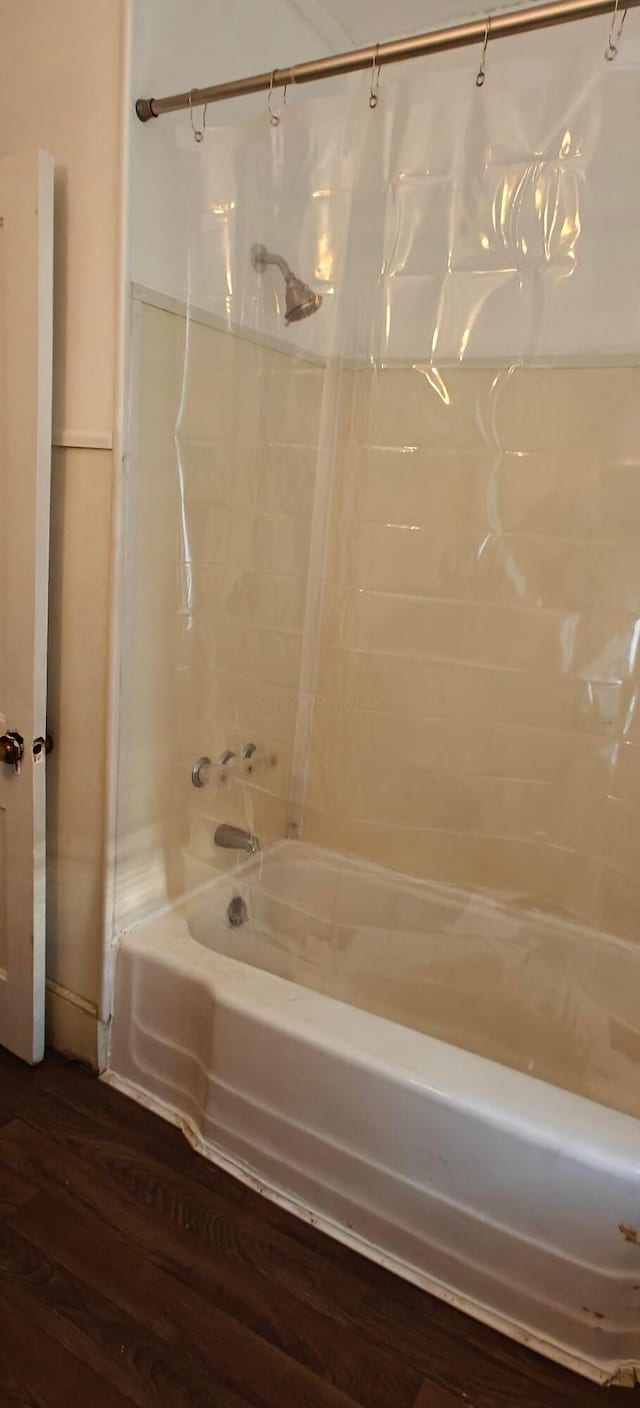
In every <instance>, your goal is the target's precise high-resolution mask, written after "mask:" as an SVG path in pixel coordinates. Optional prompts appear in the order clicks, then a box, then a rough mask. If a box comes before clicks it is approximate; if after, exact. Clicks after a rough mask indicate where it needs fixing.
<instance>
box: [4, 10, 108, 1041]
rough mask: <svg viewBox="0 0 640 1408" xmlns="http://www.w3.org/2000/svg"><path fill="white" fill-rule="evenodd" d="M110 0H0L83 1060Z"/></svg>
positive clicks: (95, 919) (95, 889) (101, 592)
mask: <svg viewBox="0 0 640 1408" xmlns="http://www.w3.org/2000/svg"><path fill="white" fill-rule="evenodd" d="M126 11H127V6H126V0H91V3H90V4H87V3H85V0H55V4H51V3H50V0H29V3H28V4H25V5H15V4H14V3H13V0H0V29H1V32H2V47H1V52H0V155H7V154H10V153H13V152H18V151H21V150H23V149H25V148H28V147H35V146H37V147H41V148H42V149H44V150H45V151H49V152H50V153H51V154H52V155H53V157H54V159H55V292H54V412H53V421H54V427H53V438H54V441H55V443H56V444H57V445H58V446H59V447H60V448H57V449H56V450H55V452H54V456H53V463H52V495H51V497H52V530H51V589H50V590H51V598H50V629H49V707H48V722H49V728H50V730H51V732H52V733H53V735H54V737H55V752H54V754H53V755H52V757H51V759H50V761H49V763H48V856H49V867H48V887H49V889H48V930H47V946H48V959H47V969H48V980H49V1027H48V1039H49V1040H50V1041H51V1040H53V1042H54V1043H55V1044H56V1045H61V1046H63V1047H67V1048H71V1049H72V1050H75V1051H79V1052H80V1054H82V1055H84V1056H86V1057H88V1058H90V1059H95V1054H96V1016H95V1014H96V1011H97V1007H98V1003H99V1000H100V988H101V967H102V950H103V928H104V921H103V911H104V882H105V877H104V850H105V807H106V785H105V777H106V767H107V759H106V713H107V687H108V685H107V680H108V655H109V632H110V575H111V569H110V557H111V515H112V488H113V480H114V466H113V459H112V450H111V446H112V443H113V437H114V429H115V428H116V427H117V421H118V415H117V410H116V394H117V393H116V365H117V343H118V311H119V278H120V275H119V264H120V258H121V239H122V234H121V221H122V202H121V198H120V188H121V184H122V160H123V112H124V91H123V85H124V83H125V81H126V73H125V63H124V55H125V48H126V35H125V29H126ZM67 990H69V991H67ZM78 1004H79V1005H78Z"/></svg>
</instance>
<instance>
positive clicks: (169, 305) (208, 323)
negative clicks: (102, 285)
mask: <svg viewBox="0 0 640 1408" xmlns="http://www.w3.org/2000/svg"><path fill="white" fill-rule="evenodd" d="M131 298H132V300H134V301H137V302H138V303H146V304H148V306H149V307H151V308H159V309H160V310H161V311H162V312H164V313H174V314H175V315H176V316H177V317H179V318H186V317H188V318H189V320H190V322H192V323H199V324H200V325H201V326H202V327H205V328H214V329H215V331H216V332H226V333H230V334H231V336H232V337H239V338H241V339H242V341H243V342H253V343H256V342H257V343H260V345H261V346H264V347H270V348H272V350H273V351H274V352H283V353H284V355H285V356H286V357H295V358H296V360H297V361H299V362H313V364H314V366H316V367H325V366H326V365H327V358H326V357H322V356H320V353H318V352H309V351H307V350H306V349H305V348H301V347H298V346H296V345H294V344H293V343H291V342H287V341H285V339H284V338H283V337H274V336H272V335H271V334H269V333H263V332H258V331H257V330H256V329H255V328H249V327H243V326H242V324H240V323H232V322H229V320H228V319H227V318H222V317H220V315H219V314H218V313H211V312H210V311H209V309H208V308H202V307H200V306H199V305H198V304H197V303H194V304H189V303H187V302H186V300H185V299H184V298H174V297H173V295H172V294H170V293H161V292H160V291H159V289H155V288H148V287H147V285H146V284H136V283H132V284H131Z"/></svg>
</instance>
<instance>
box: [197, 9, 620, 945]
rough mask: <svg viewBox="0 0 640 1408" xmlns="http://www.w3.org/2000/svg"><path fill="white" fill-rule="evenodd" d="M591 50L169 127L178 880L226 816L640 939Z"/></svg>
mask: <svg viewBox="0 0 640 1408" xmlns="http://www.w3.org/2000/svg"><path fill="white" fill-rule="evenodd" d="M577 29H578V27H576V30H577ZM602 49H603V44H601V43H598V44H597V45H594V46H590V47H589V49H588V50H585V51H582V50H580V51H577V50H574V51H572V52H571V53H569V54H567V56H566V57H557V56H556V57H553V58H551V59H550V58H549V57H548V51H545V53H544V55H542V56H541V57H539V58H537V59H532V57H531V53H530V51H529V50H528V47H527V40H523V41H522V47H521V48H520V49H519V50H518V53H519V54H521V55H522V57H521V58H518V57H514V54H515V48H513V47H512V48H511V49H510V52H509V57H508V60H503V59H502V57H501V54H500V52H499V46H497V47H496V50H495V52H493V51H492V49H491V45H490V46H489V61H488V68H487V77H486V82H485V84H484V86H483V87H482V88H478V87H476V85H475V82H474V79H475V69H474V66H473V65H474V59H473V58H472V57H470V56H468V55H467V57H466V59H465V61H464V62H462V60H461V59H460V60H458V62H457V66H456V67H455V68H451V66H450V65H445V64H443V65H441V66H440V67H438V66H437V65H436V64H434V63H432V62H430V61H422V62H420V63H416V64H412V65H404V66H401V67H399V68H398V69H396V70H394V71H391V70H387V71H385V72H384V73H383V74H382V79H381V84H380V93H379V101H378V104H377V107H375V109H371V108H370V107H369V103H368V88H367V85H366V84H363V82H361V81H360V79H358V81H357V82H354V83H353V84H352V85H351V86H350V87H349V90H348V91H346V92H343V93H337V94H335V93H334V94H332V95H330V96H324V94H321V96H319V97H314V98H312V99H309V98H308V96H307V94H306V93H301V92H295V90H290V92H289V95H288V97H289V101H288V102H287V103H286V104H284V105H283V101H282V95H281V94H278V95H275V96H274V99H273V104H272V105H273V107H274V109H275V110H276V112H277V113H279V121H278V122H277V123H275V124H273V123H272V122H271V121H270V119H269V116H268V114H267V113H266V112H265V114H264V115H263V116H262V117H260V118H259V119H258V120H256V121H254V122H252V123H251V124H248V125H246V126H238V127H227V128H224V127H221V128H211V127H208V128H207V129H206V131H205V135H204V140H203V141H202V142H201V143H200V144H196V143H194V142H193V138H192V135H191V132H190V129H189V128H188V127H184V128H182V129H181V131H182V134H183V140H184V142H185V144H188V145H189V151H190V155H189V158H188V159H189V160H190V162H191V163H192V165H193V201H192V210H191V215H190V248H189V308H188V318H187V320H186V325H185V335H184V340H183V346H184V358H183V363H182V372H181V385H180V397H179V408H178V414H177V418H176V430H175V456H176V466H177V476H178V485H179V499H180V513H179V520H180V541H179V550H178V557H179V571H178V591H179V623H180V631H179V639H178V645H177V652H178V665H179V671H178V688H179V691H180V696H179V713H180V717H181V719H185V718H188V719H189V721H190V723H189V728H188V730H187V736H188V740H189V748H188V756H187V750H186V749H185V759H184V761H185V764H186V763H188V762H190V761H191V760H192V758H193V757H195V756H196V755H197V754H207V755H210V756H211V757H212V758H213V759H214V768H213V773H212V778H211V786H210V787H208V788H207V789H206V790H205V791H203V793H202V794H200V793H194V794H193V795H191V793H190V795H189V801H188V809H189V832H188V835H187V837H186V843H185V844H186V849H187V851H188V852H190V853H191V855H192V856H196V857H197V856H198V855H201V856H202V858H203V859H204V858H205V857H206V858H207V860H209V859H210V855H211V825H210V824H211V821H212V820H225V821H230V822H236V823H239V824H241V825H245V826H249V827H251V829H253V830H255V831H256V832H258V833H259V834H260V835H261V836H262V838H263V841H264V842H268V841H269V840H273V839H276V838H279V837H282V836H285V835H289V836H292V835H296V836H302V837H303V838H304V840H305V841H308V842H313V843H317V844H319V845H322V846H325V847H328V848H329V849H331V850H337V851H344V852H346V853H349V854H353V855H356V856H358V857H360V858H362V859H364V860H368V861H372V862H376V863H378V864H380V865H384V866H388V867H390V868H392V869H393V870H396V871H401V872H405V873H406V874H409V875H411V876H414V877H416V878H419V879H421V880H426V881H429V882H438V883H442V884H446V885H452V886H456V887H459V888H460V889H462V890H467V891H473V892H481V893H483V894H485V895H488V896H491V897H494V898H495V897H498V898H499V899H500V901H501V902H504V903H506V904H508V905H509V906H516V907H520V908H524V909H537V910H545V911H549V912H550V913H552V914H553V915H555V916H558V917H561V918H563V919H568V920H571V921H578V922H580V923H582V924H586V925H589V926H591V927H595V928H600V929H603V930H605V931H608V932H611V933H613V934H617V935H619V936H622V937H634V936H636V935H637V930H638V916H639V915H640V880H639V879H638V875H637V856H638V855H639V854H640V714H639V713H638V706H637V701H638V668H639V666H638V653H637V647H638V640H639V633H640V552H639V551H638V549H639V547H640V542H639V539H640V395H639V391H640V369H639V362H640V357H639V349H640V300H639V298H638V268H639V254H640V182H639V181H638V180H637V172H638V167H639V160H640V69H639V62H638V48H637V45H636V41H635V40H634V38H633V36H629V38H628V40H627V42H626V45H623V46H622V49H621V53H620V56H619V58H618V60H617V61H616V62H615V63H610V64H608V63H605V62H604V60H603V56H602ZM505 52H506V51H505ZM198 117H199V114H195V115H194V121H195V122H196V125H197V121H198ZM209 122H211V113H209ZM255 243H259V244H263V245H265V246H266V247H267V248H268V249H269V250H270V251H273V252H275V253H276V254H278V255H280V256H282V257H283V258H284V259H286V261H287V262H288V264H289V265H290V266H291V268H292V269H293V270H294V272H295V274H296V275H298V277H299V278H300V279H302V280H304V281H305V282H307V283H308V284H309V285H311V287H312V288H313V290H315V291H316V292H317V293H319V294H320V295H321V296H322V304H321V307H320V308H319V309H318V311H317V312H316V313H314V314H313V315H312V316H309V317H307V318H306V319H305V320H303V321H300V322H296V323H291V324H289V325H288V326H287V325H286V324H285V321H284V311H285V305H284V282H283V279H282V276H281V274H280V272H279V270H278V269H277V268H276V267H269V268H268V269H267V270H266V271H265V272H262V273H261V272H259V271H257V270H256V269H255V268H254V267H253V264H252V258H251V252H252V246H253V245H254V244H255ZM181 355H182V354H181ZM250 743H255V744H256V751H255V753H253V754H251V756H250V758H248V759H247V758H243V757H242V753H243V749H246V746H247V745H248V744H250ZM226 749H230V750H232V751H233V752H234V753H235V754H236V755H237V759H238V760H239V761H238V762H237V763H236V764H234V768H235V771H233V772H232V773H228V772H225V769H224V765H221V764H218V763H217V759H218V758H219V757H220V756H221V755H222V754H223V753H224V751H225V750H226ZM203 828H204V829H203ZM205 831H206V838H205ZM202 838H205V839H202Z"/></svg>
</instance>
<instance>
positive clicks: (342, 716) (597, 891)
mask: <svg viewBox="0 0 640 1408" xmlns="http://www.w3.org/2000/svg"><path fill="white" fill-rule="evenodd" d="M350 377H351V382H350V390H349V392H348V393H347V394H348V396H349V401H350V417H349V429H348V432H347V436H346V440H345V443H344V444H343V445H342V446H341V447H340V450H339V453H338V455H337V457H336V486H335V491H334V507H333V516H332V532H331V540H330V548H329V559H328V571H327V585H326V595H325V609H324V615H323V621H322V630H321V644H320V668H319V676H318V685H317V692H318V695H319V699H320V703H319V705H318V707H317V708H316V712H315V718H314V730H313V737H312V746H311V757H310V764H309V773H308V786H307V792H306V810H305V814H304V826H303V834H304V836H305V839H307V840H315V841H319V842H321V843H322V844H325V845H328V846H332V847H335V848H337V849H341V850H342V849H344V850H346V851H350V852H354V853H355V854H358V855H361V856H365V857H367V858H368V859H371V860H375V861H379V862H381V863H383V864H386V865H391V866H393V867H394V868H395V869H398V870H401V871H407V872H410V873H412V874H415V875H420V876H424V877H428V878H432V879H436V880H443V881H448V882H452V883H454V884H456V885H462V886H470V887H482V888H488V889H490V890H492V891H497V892H500V893H501V894H502V895H503V896H505V897H506V898H507V899H508V900H509V901H510V902H513V903H516V904H521V905H531V906H536V907H540V906H541V907H543V908H548V909H550V910H553V911H555V912H558V913H562V914H566V915H570V916H575V917H578V918H580V919H584V920H586V921H587V922H589V923H590V924H594V925H597V926H600V927H602V928H605V929H608V930H611V931H612V932H614V933H618V934H621V935H624V936H625V937H637V932H638V929H637V925H638V913H640V883H639V882H638V880H637V878H636V877H637V854H638V846H639V844H640V749H639V747H638V743H639V742H640V732H639V726H638V713H637V707H636V706H637V686H638V669H639V662H638V655H637V649H638V632H637V617H638V611H639V609H640V556H639V553H638V549H639V547H640V530H639V528H638V523H639V522H640V452H639V449H638V446H639V445H640V398H639V394H638V393H639V391H640V371H639V370H638V369H635V368H613V367H612V368H603V369H591V370H590V369H569V368H565V369H560V368H554V369H540V368H539V369H525V368H522V367H520V368H516V369H505V370H502V371H499V370H498V369H491V368H486V369H484V368H483V369H474V368H454V369H451V370H446V371H444V370H443V371H442V372H441V374H439V375H438V374H437V373H434V372H433V371H431V370H430V369H429V368H428V367H420V366H412V367H406V368H402V367H400V368H386V369H381V370H375V371H370V370H359V371H355V372H353V373H351V374H350Z"/></svg>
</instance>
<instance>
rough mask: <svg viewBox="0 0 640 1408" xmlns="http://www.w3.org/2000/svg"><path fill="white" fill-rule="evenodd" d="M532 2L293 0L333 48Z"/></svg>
mask: <svg viewBox="0 0 640 1408" xmlns="http://www.w3.org/2000/svg"><path fill="white" fill-rule="evenodd" d="M530 2H531V0H512V3H509V0H501V3H498V4H495V3H493V4H489V5H487V4H486V3H485V4H484V5H483V3H482V0H290V3H291V4H292V5H293V6H294V8H295V9H297V10H298V11H299V12H300V13H301V14H303V15H304V16H305V18H306V19H307V20H309V21H310V22H311V24H313V26H314V28H315V29H316V30H317V31H318V34H320V35H321V36H322V38H323V39H324V40H325V42H326V44H327V46H328V47H329V48H330V49H333V50H337V49H340V48H345V49H351V48H361V47H364V46H365V45H367V44H374V43H377V42H378V41H379V40H380V41H381V40H384V39H394V38H401V37H402V35H404V34H420V33H422V32H425V31H426V30H430V29H440V28H442V27H443V26H445V25H449V24H456V23H457V22H458V21H460V22H462V21H463V20H466V19H470V18H473V17H475V16H477V15H485V14H486V13H487V11H488V10H489V9H491V10H492V11H493V12H494V13H495V11H496V10H503V9H504V10H516V9H521V8H523V7H524V5H525V4H527V3H530ZM537 2H538V0H534V3H537ZM540 3H542V0H540Z"/></svg>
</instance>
